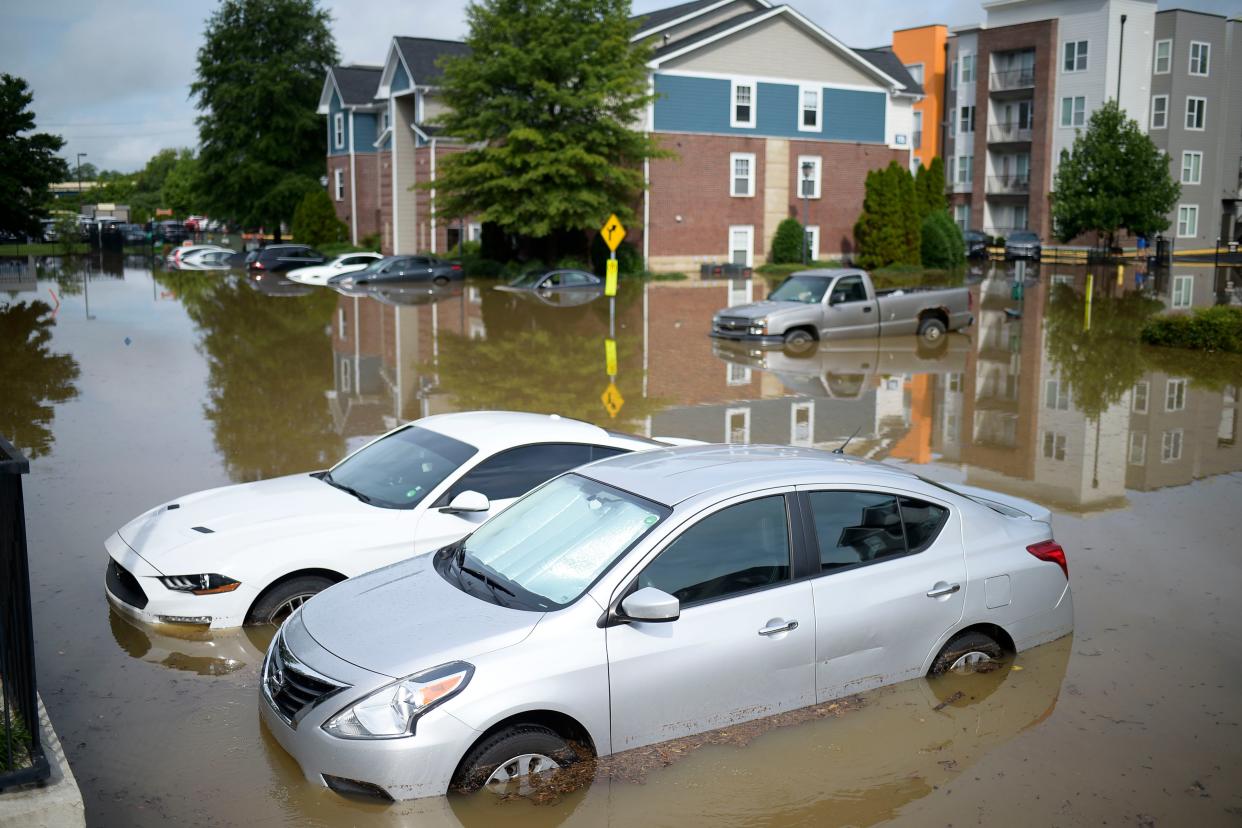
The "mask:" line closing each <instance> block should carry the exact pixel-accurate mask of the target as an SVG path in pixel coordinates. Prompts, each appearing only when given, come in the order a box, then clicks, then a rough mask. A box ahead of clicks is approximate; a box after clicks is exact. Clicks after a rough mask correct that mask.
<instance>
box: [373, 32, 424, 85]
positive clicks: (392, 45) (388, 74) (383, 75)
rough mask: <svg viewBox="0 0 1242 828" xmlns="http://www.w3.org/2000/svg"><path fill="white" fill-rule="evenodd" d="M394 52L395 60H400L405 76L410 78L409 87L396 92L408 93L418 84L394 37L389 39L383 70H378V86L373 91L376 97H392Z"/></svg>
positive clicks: (394, 70) (394, 71) (394, 72)
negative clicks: (394, 54)
mask: <svg viewBox="0 0 1242 828" xmlns="http://www.w3.org/2000/svg"><path fill="white" fill-rule="evenodd" d="M394 52H396V54H397V60H399V61H400V62H401V66H402V67H403V68H404V69H405V76H406V77H407V78H409V79H410V88H409V89H406V90H403V91H401V92H398V93H396V94H397V95H408V94H410V93H411V92H413V91H414V90H415V89H416V88H417V86H418V80H417V79H416V78H415V77H414V73H413V72H411V71H410V67H409V66H408V65H407V64H406V62H405V56H404V55H402V54H401V47H399V46H398V45H397V38H395V37H394V38H393V39H392V40H390V41H389V46H388V57H386V58H385V59H384V70H383V71H382V72H380V80H379V87H378V89H377V91H376V93H375V97H376V98H377V99H379V98H391V97H393V91H392V76H393V75H394V74H396V69H395V68H394V67H395V64H394V63H393V61H392V56H393V53H394Z"/></svg>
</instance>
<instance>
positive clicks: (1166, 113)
mask: <svg viewBox="0 0 1242 828" xmlns="http://www.w3.org/2000/svg"><path fill="white" fill-rule="evenodd" d="M1161 100H1162V101H1164V112H1163V113H1161V114H1163V115H1164V123H1162V124H1161V125H1160V126H1156V101H1161ZM1168 128H1169V96H1168V95H1152V96H1151V123H1150V125H1149V126H1148V129H1168Z"/></svg>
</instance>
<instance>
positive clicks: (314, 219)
mask: <svg viewBox="0 0 1242 828" xmlns="http://www.w3.org/2000/svg"><path fill="white" fill-rule="evenodd" d="M289 229H290V230H292V231H293V238H294V240H296V241H298V242H300V243H301V244H310V245H319V244H327V243H331V242H341V241H345V240H346V239H347V238H348V237H349V228H348V227H346V226H345V222H343V221H341V220H340V219H339V218H337V217H336V209H335V208H334V207H333V206H332V199H330V198H328V194H327V193H326V192H324V191H323V190H322V189H317V190H312V191H310V192H309V193H307V194H306V196H305V197H304V198H303V199H302V203H301V204H299V205H298V209H297V210H296V211H294V213H293V225H292V226H291V227H290V228H289Z"/></svg>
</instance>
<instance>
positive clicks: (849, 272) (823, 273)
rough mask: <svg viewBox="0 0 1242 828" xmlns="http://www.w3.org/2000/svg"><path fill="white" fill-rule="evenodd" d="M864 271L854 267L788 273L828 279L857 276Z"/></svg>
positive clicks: (824, 268) (821, 268)
mask: <svg viewBox="0 0 1242 828" xmlns="http://www.w3.org/2000/svg"><path fill="white" fill-rule="evenodd" d="M863 272H864V271H862V270H859V269H858V268H856V267H817V268H813V269H811V270H799V271H795V272H794V273H790V274H789V275H790V276H791V277H792V276H819V277H822V278H824V279H830V278H832V277H833V276H858V275H860V274H862V273H863Z"/></svg>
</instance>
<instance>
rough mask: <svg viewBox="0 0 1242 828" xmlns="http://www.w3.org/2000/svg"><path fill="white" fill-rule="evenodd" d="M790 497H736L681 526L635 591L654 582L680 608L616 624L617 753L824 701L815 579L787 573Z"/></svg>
mask: <svg viewBox="0 0 1242 828" xmlns="http://www.w3.org/2000/svg"><path fill="white" fill-rule="evenodd" d="M791 551H792V544H791V542H790V532H789V522H788V518H787V509H786V500H785V496H784V495H780V494H774V495H768V496H766V497H760V498H756V499H752V500H748V501H743V502H740V503H739V502H734V503H732V504H730V505H726V506H725V507H723V508H719V509H716V510H714V511H713V512H712V513H710V514H708V515H707V516H706V517H703V518H701V519H700V520H698V521H696V522H695V523H694V524H692V525H691V526H690V527H689V528H687V529H685V530H683V531H682V532H681V533H679V534H678V535H677V536H676V537H675V538H674V539H673V540H672V541H671V542H670V543H668V544H667V545H666V546H665V547H664V548H663V550H662V551H661V552H660V553H659V554H658V555H657V556H656V557H655V558H654V559H653V560H651V561H650V562H649V563H648V564H647V565H646V566H645V567H644V568H643V569H642V570H641V572H640V573H639V574H638V576H637V577H636V578H635V579H634V581H633V582H631V583H629V584H627V586H626V587H625V592H626V594H628V593H629V591H630V590H634V589H641V588H643V587H648V586H653V587H656V588H658V589H662V590H664V591H665V592H668V593H670V594H672V595H674V596H676V597H677V598H678V599H679V600H680V601H681V617H680V618H678V619H677V620H676V621H671V622H664V623H643V622H629V623H623V624H618V625H615V626H611V627H608V630H607V633H608V672H609V684H610V689H611V693H610V696H611V707H612V747H613V750H614V751H621V750H626V749H629V748H634V747H640V746H642V745H648V744H651V743H653V742H660V741H664V740H667V739H674V738H677V737H678V736H684V735H686V734H690V733H699V732H702V731H705V730H711V729H714V728H718V727H724V726H726V725H730V724H735V723H738V722H743V721H748V720H751V719H757V718H759V717H761V716H767V715H771V714H773V713H779V712H781V711H783V710H792V709H795V708H798V707H805V706H806V705H809V704H812V703H813V702H814V700H815V679H814V666H813V665H814V660H815V630H814V626H815V625H814V620H813V619H814V606H813V605H812V601H811V585H810V583H809V582H807V581H798V582H794V581H791V580H790V573H791Z"/></svg>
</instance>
